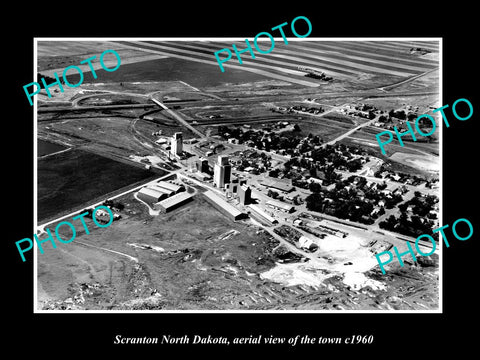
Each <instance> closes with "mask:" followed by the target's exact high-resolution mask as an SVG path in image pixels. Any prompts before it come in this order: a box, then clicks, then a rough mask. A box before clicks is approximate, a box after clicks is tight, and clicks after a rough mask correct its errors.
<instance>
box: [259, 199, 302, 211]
mask: <svg viewBox="0 0 480 360" xmlns="http://www.w3.org/2000/svg"><path fill="white" fill-rule="evenodd" d="M265 205H267V206H269V207H271V208H273V209H275V210H281V211H284V212H287V213H291V212H294V211H295V207H293V205H290V204H286V203H284V202H282V201H277V200H268V201H267V202H266V203H265Z"/></svg>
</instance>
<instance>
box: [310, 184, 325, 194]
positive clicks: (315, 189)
mask: <svg viewBox="0 0 480 360" xmlns="http://www.w3.org/2000/svg"><path fill="white" fill-rule="evenodd" d="M308 189H309V190H310V191H311V192H312V193H319V192H321V191H322V185H320V184H319V183H317V182H315V181H312V182H311V183H310V185H309V186H308Z"/></svg>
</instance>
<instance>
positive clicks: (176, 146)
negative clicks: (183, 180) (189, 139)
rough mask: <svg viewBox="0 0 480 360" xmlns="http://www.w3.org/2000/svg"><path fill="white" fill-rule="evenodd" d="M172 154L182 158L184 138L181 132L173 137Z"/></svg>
mask: <svg viewBox="0 0 480 360" xmlns="http://www.w3.org/2000/svg"><path fill="white" fill-rule="evenodd" d="M170 152H171V154H172V155H173V156H180V155H182V153H183V137H182V133H181V132H176V133H175V134H173V136H172V142H171V148H170Z"/></svg>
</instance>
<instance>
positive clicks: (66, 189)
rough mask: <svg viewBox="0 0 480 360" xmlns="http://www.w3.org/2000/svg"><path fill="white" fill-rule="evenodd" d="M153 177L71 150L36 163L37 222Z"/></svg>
mask: <svg viewBox="0 0 480 360" xmlns="http://www.w3.org/2000/svg"><path fill="white" fill-rule="evenodd" d="M154 175H155V176H159V175H158V174H153V173H151V172H150V171H147V170H145V169H140V168H138V167H134V166H131V165H127V164H124V163H121V162H118V161H114V160H111V159H109V158H106V157H103V156H100V155H96V154H93V153H90V152H86V151H82V150H71V151H68V152H64V153H61V154H57V155H54V156H50V157H48V158H46V159H42V160H39V162H38V200H37V201H38V220H39V222H40V221H44V220H46V219H48V218H51V217H52V216H54V215H57V214H59V213H61V212H65V211H68V210H71V209H74V208H78V207H81V206H82V205H83V204H86V203H89V202H93V200H94V199H96V198H102V197H104V196H106V195H107V194H108V193H110V192H112V191H114V190H118V189H120V188H122V187H125V186H128V185H131V184H134V183H136V182H138V181H141V180H145V179H148V178H149V177H152V176H154Z"/></svg>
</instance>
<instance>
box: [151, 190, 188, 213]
mask: <svg viewBox="0 0 480 360" xmlns="http://www.w3.org/2000/svg"><path fill="white" fill-rule="evenodd" d="M193 196H194V194H189V193H187V192H181V193H178V194H175V195H173V196H171V197H169V198H167V199H165V200H162V201H160V202H158V203H156V204H155V208H156V209H159V210H161V211H162V212H164V213H167V212H169V211H172V210H174V209H176V208H178V207H180V206H182V205H183V204H185V203H187V202H189V201H190V200H191V199H192V197H193Z"/></svg>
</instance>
